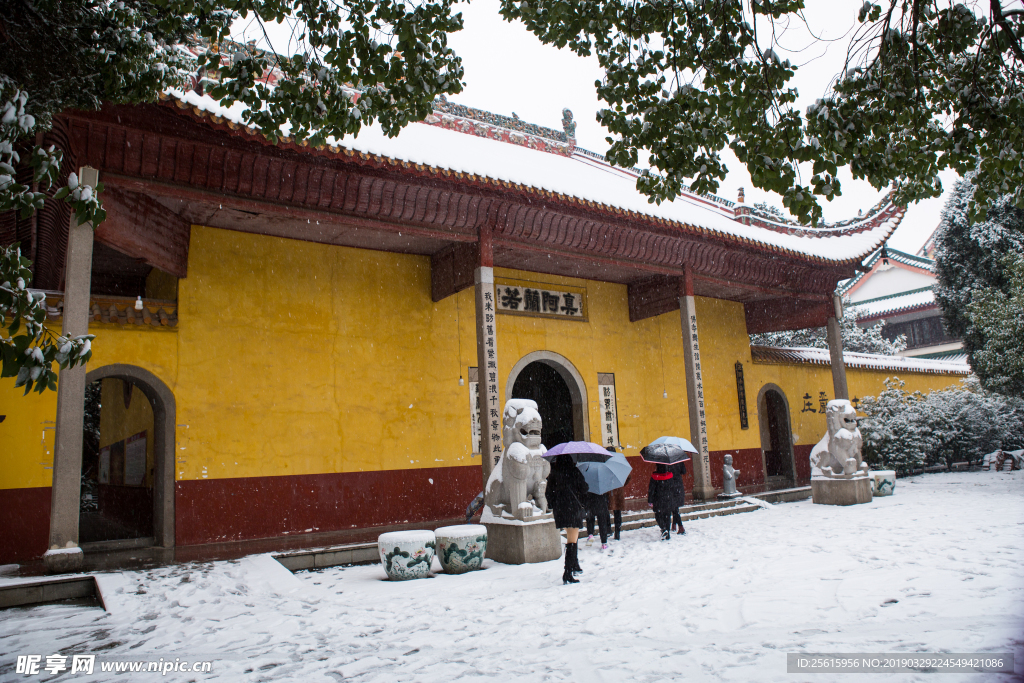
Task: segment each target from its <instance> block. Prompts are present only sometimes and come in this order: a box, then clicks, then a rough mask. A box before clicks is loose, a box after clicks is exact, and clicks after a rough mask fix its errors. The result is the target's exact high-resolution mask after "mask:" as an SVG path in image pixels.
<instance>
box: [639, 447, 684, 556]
mask: <svg viewBox="0 0 1024 683" xmlns="http://www.w3.org/2000/svg"><path fill="white" fill-rule="evenodd" d="M673 479H674V477H673V476H672V473H671V472H669V471H668V467H666V466H665V465H655V466H654V473H653V474H651V481H650V482H649V483H648V484H647V502H648V503H649V504H650V506H651V507H652V508H654V519H655V521H656V522H658V527H659V528H660V529H661V540H663V541H667V540H668V539H669V538H671V537H672V532H671V531H669V527H670V526H671V525H672V511H673V510H676V511H678V510H679V492H678V488H677V485H676V484H675V483H674V482H673ZM677 481H682V480H677Z"/></svg>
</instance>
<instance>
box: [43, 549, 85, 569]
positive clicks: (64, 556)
mask: <svg viewBox="0 0 1024 683" xmlns="http://www.w3.org/2000/svg"><path fill="white" fill-rule="evenodd" d="M84 563H85V554H84V553H83V552H82V549H81V548H61V549H60V550H47V551H46V552H45V553H43V566H45V567H46V571H47V572H48V573H50V574H70V573H72V572H79V571H82V565H83V564H84Z"/></svg>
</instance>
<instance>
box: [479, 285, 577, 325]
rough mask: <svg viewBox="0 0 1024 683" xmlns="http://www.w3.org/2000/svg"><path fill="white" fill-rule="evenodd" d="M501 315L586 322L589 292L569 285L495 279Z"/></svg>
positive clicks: (496, 295)
mask: <svg viewBox="0 0 1024 683" xmlns="http://www.w3.org/2000/svg"><path fill="white" fill-rule="evenodd" d="M494 294H495V297H496V298H497V300H498V313H508V314H511V315H532V316H538V317H541V318H559V319H561V320H580V321H583V322H586V321H587V290H586V289H585V288H583V287H570V286H568V285H547V284H543V283H536V282H525V281H522V280H499V279H497V278H495V281H494Z"/></svg>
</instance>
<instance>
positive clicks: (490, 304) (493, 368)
mask: <svg viewBox="0 0 1024 683" xmlns="http://www.w3.org/2000/svg"><path fill="white" fill-rule="evenodd" d="M495 292H496V294H497V287H495ZM494 299H495V296H492V295H491V293H490V292H484V320H483V323H484V326H483V330H481V332H482V333H483V336H482V340H483V345H484V356H485V363H486V366H485V367H483V368H480V369H479V377H480V384H481V385H482V388H483V392H482V394H481V401H482V405H481V406H480V409H481V411H482V412H481V415H480V419H482V420H487V424H488V426H489V427H490V442H491V443H490V445H489V446H486V448H487V452H489V453H491V455H492V456H493V458H494V464H498V460H499V459H500V458H501V421H500V416H501V406H500V405H499V399H498V356H497V353H498V347H497V342H496V337H495V333H494V316H495V313H496V312H497V311H496V306H495V301H494ZM483 411H486V412H483ZM481 448H485V447H484V446H481Z"/></svg>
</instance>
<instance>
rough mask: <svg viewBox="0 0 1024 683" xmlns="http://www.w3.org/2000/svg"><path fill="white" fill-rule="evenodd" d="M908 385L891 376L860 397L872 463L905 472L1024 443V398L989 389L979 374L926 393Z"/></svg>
mask: <svg viewBox="0 0 1024 683" xmlns="http://www.w3.org/2000/svg"><path fill="white" fill-rule="evenodd" d="M904 386H905V383H904V382H903V381H902V380H900V379H899V378H898V377H895V378H889V379H887V380H886V381H885V389H884V390H883V391H882V392H880V393H879V394H878V396H867V397H865V398H864V400H863V403H861V406H860V409H861V411H862V412H863V413H865V415H866V416H867V417H865V418H863V419H861V421H860V429H861V434H862V435H863V438H864V459H865V460H866V461H867V462H868V463H869V464H870V465H871V466H872V467H874V468H881V469H893V470H896V471H897V472H901V473H906V472H909V471H911V470H913V469H915V468H918V467H924V466H930V465H947V466H948V465H949V464H951V463H954V462H977V461H980V460H981V459H982V456H984V455H985V454H986V453H990V452H992V451H994V450H996V449H999V448H1002V449H1004V450H1015V449H1018V448H1022V447H1024V400H1021V399H1019V398H1011V397H1006V396H1001V395H999V394H995V393H992V392H988V391H985V390H984V389H982V388H981V386H980V385H979V383H978V380H977V379H975V378H969V379H965V380H963V381H962V382H961V386H950V387H947V388H946V389H942V390H939V391H933V392H931V393H930V394H928V395H924V394H922V393H921V392H917V391H915V392H913V393H910V392H908V391H906V390H905V389H904V388H903V387H904Z"/></svg>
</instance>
